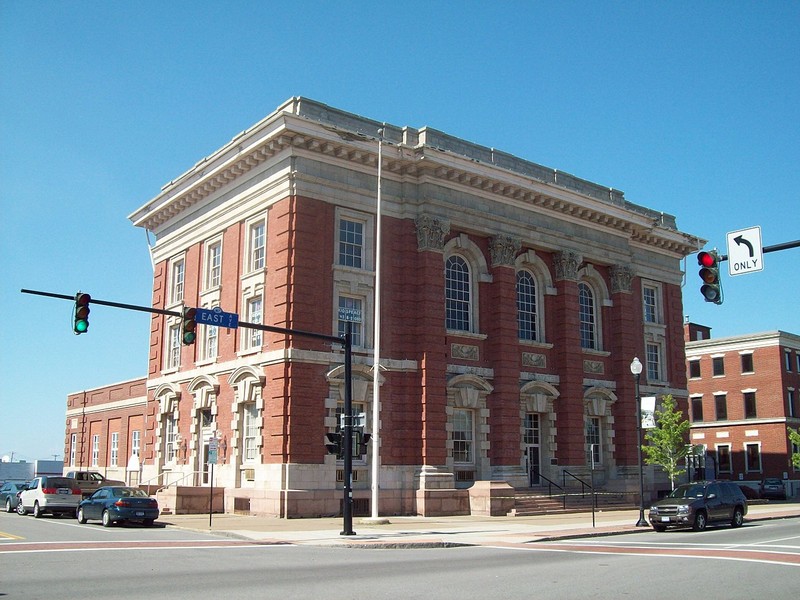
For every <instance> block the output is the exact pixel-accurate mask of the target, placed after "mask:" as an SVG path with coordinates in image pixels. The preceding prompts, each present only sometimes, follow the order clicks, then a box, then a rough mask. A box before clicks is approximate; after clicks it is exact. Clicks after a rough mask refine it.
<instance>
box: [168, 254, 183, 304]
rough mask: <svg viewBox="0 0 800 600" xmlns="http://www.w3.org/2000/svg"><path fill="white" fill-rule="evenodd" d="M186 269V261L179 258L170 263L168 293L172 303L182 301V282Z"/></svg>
mask: <svg viewBox="0 0 800 600" xmlns="http://www.w3.org/2000/svg"><path fill="white" fill-rule="evenodd" d="M185 270H186V263H185V262H184V260H183V259H182V258H181V259H179V260H175V261H173V263H172V273H171V277H170V295H169V299H170V302H171V303H172V304H178V303H179V302H183V284H184V276H185Z"/></svg>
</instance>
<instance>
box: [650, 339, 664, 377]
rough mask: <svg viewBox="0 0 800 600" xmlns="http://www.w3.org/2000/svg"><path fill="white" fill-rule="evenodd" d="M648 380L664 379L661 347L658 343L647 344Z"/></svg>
mask: <svg viewBox="0 0 800 600" xmlns="http://www.w3.org/2000/svg"><path fill="white" fill-rule="evenodd" d="M647 380H648V381H662V377H661V348H660V347H659V345H658V344H647Z"/></svg>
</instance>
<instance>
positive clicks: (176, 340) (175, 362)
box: [165, 323, 181, 369]
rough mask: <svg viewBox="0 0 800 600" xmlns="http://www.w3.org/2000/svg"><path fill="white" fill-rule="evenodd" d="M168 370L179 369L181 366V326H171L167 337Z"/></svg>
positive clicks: (178, 324)
mask: <svg viewBox="0 0 800 600" xmlns="http://www.w3.org/2000/svg"><path fill="white" fill-rule="evenodd" d="M166 354H167V364H166V365H165V368H167V369H177V368H178V367H180V366H181V325H180V323H176V324H174V325H170V327H169V332H168V335H167V353H166Z"/></svg>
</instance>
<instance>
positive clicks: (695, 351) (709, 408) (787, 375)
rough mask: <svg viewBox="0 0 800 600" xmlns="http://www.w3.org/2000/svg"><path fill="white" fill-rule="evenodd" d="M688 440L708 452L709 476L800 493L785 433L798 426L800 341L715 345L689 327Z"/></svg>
mask: <svg viewBox="0 0 800 600" xmlns="http://www.w3.org/2000/svg"><path fill="white" fill-rule="evenodd" d="M685 336H686V361H687V369H688V382H689V383H688V385H689V419H690V421H691V424H692V428H691V441H692V443H693V444H699V445H702V446H704V447H705V457H706V465H705V469H706V475H705V476H714V477H719V478H721V479H731V480H734V481H738V482H742V483H745V484H747V485H749V486H751V487H753V488H755V489H757V488H758V486H759V484H760V483H761V481H762V480H763V479H764V478H765V477H778V478H780V479H783V480H785V485H786V488H787V492H788V493H789V495H797V493H798V492H800V470H798V469H797V468H795V467H793V466H792V462H791V454H792V452H800V448H792V445H791V443H790V441H789V439H788V435H787V427H791V428H793V429H797V428H798V427H800V336H797V335H794V334H791V333H786V332H784V331H770V332H766V333H757V334H747V335H739V336H732V337H724V338H717V339H713V338H712V337H711V329H710V328H709V327H705V326H702V325H697V324H695V323H687V324H686V325H685Z"/></svg>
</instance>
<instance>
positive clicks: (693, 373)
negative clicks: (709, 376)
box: [689, 359, 701, 379]
mask: <svg viewBox="0 0 800 600" xmlns="http://www.w3.org/2000/svg"><path fill="white" fill-rule="evenodd" d="M700 376H701V373H700V360H699V359H696V360H690V361H689V379H698V378H699V377H700Z"/></svg>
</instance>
